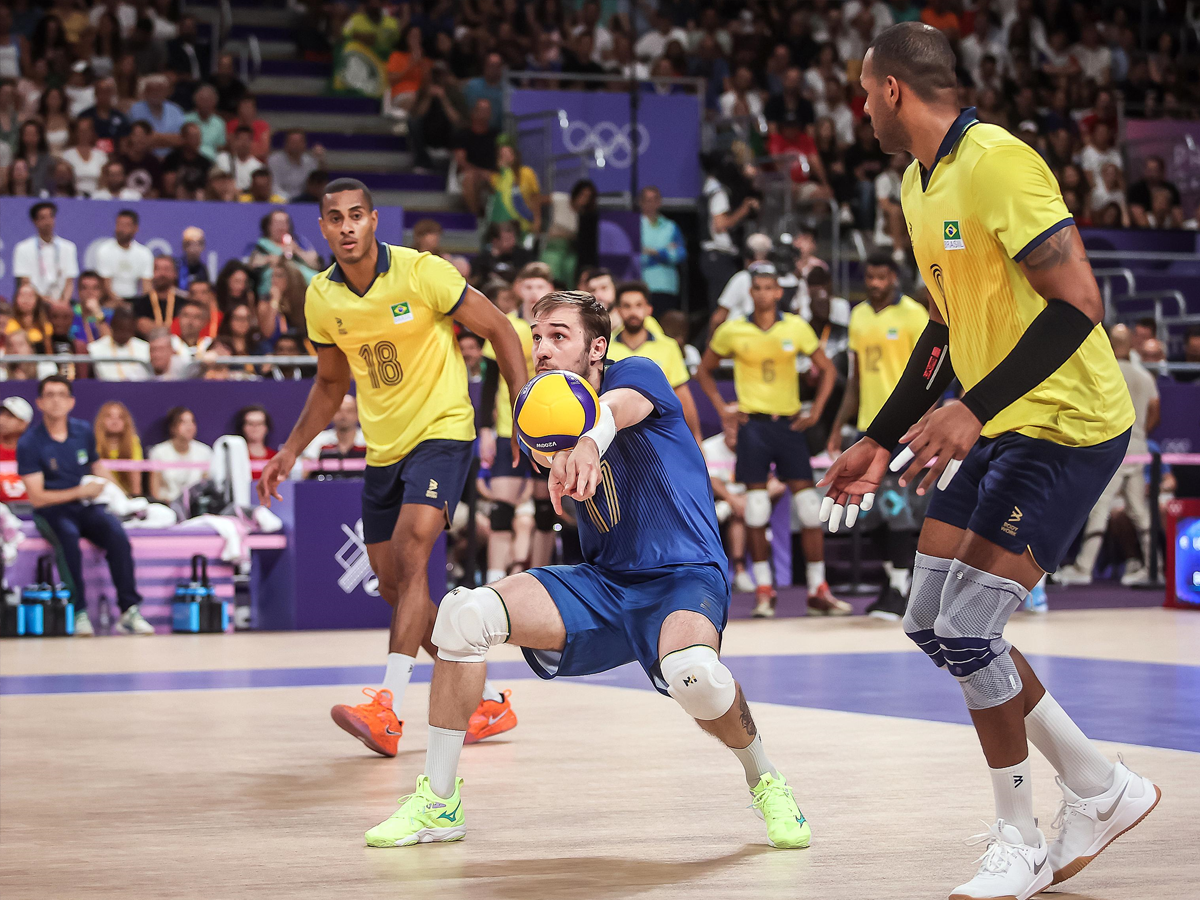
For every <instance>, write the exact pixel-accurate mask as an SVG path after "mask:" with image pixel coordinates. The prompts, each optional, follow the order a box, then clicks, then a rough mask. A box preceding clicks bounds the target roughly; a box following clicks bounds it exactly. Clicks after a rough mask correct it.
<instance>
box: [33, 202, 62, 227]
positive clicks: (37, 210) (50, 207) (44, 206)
mask: <svg viewBox="0 0 1200 900" xmlns="http://www.w3.org/2000/svg"><path fill="white" fill-rule="evenodd" d="M43 209H48V210H50V212H52V213H54V215H56V216H57V215H58V207H57V206H56V205H55V204H53V203H51V202H50V201H49V200H43V201H42V202H40V203H35V204H33V206H31V207H29V221H31V222H36V221H37V217H38V213H40V212H41V211H42V210H43Z"/></svg>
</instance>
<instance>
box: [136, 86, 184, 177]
mask: <svg viewBox="0 0 1200 900" xmlns="http://www.w3.org/2000/svg"><path fill="white" fill-rule="evenodd" d="M151 71H153V70H151ZM170 91H171V83H170V81H169V80H168V79H167V76H166V75H158V74H154V75H150V76H149V77H147V78H146V80H145V81H144V82H143V83H142V97H143V99H142V100H139V101H138V102H137V103H135V104H133V106H131V107H130V108H129V118H130V119H131V120H133V121H134V122H147V123H149V125H150V127H151V128H152V129H153V134H151V135H150V147H151V149H152V150H153V151H154V155H155V156H157V157H159V158H160V159H161V158H162V157H164V156H166V155H167V152H168V151H169V150H171V149H172V148H174V147H178V146H179V144H180V132H179V129H181V128H182V127H183V124H184V112H183V110H182V109H180V108H179V104H177V103H173V102H171V101H170V100H168V99H167V95H168V94H169V93H170Z"/></svg>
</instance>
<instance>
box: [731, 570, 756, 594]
mask: <svg viewBox="0 0 1200 900" xmlns="http://www.w3.org/2000/svg"><path fill="white" fill-rule="evenodd" d="M755 587H756V585H755V584H754V579H753V578H751V577H750V573H749V572H747V571H746V570H745V569H742V571H740V572H738V573H737V574H736V575H734V576H733V590H734V591H735V592H736V593H739V594H753V593H754V588H755Z"/></svg>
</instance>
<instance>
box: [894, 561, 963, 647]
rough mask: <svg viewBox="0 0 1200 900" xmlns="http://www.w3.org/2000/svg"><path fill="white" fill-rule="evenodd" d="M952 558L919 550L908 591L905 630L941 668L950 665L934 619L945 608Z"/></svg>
mask: <svg viewBox="0 0 1200 900" xmlns="http://www.w3.org/2000/svg"><path fill="white" fill-rule="evenodd" d="M951 562H952V560H949V559H944V558H943V557H940V556H926V555H925V554H924V553H918V554H917V560H916V562H915V563H914V564H913V576H912V588H911V589H910V590H909V592H908V608H907V609H906V610H905V611H904V633H905V634H907V635H908V636H909V638H911V639H912V641H913V643H915V644H916V645H917V646H918V647H920V648H921V649H922V650H923V651H925V653H927V654H929V658H930V659H932V660H933V662H934V665H936V666H938V667H939V668H940V667H942V666H945V665H946V659H945V657H944V656H942V645H941V644H939V643H938V639H937V635H935V634H934V633H933V626H934V623H935V622H936V621H937V617H938V613H939V612H941V610H942V588H943V587H944V586H945V584H946V576H947V574H949V572H950V563H951Z"/></svg>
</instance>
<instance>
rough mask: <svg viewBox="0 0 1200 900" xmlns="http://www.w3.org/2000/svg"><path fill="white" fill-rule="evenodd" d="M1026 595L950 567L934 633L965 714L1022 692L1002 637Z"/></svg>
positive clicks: (961, 566)
mask: <svg viewBox="0 0 1200 900" xmlns="http://www.w3.org/2000/svg"><path fill="white" fill-rule="evenodd" d="M1026 593H1027V591H1026V590H1025V588H1023V587H1022V586H1021V585H1019V584H1018V583H1017V582H1015V581H1012V580H1011V579H1008V578H1001V577H999V576H997V575H992V574H991V573H989V572H984V571H982V570H981V569H976V568H974V567H973V566H968V565H967V564H966V563H964V562H962V561H960V560H957V559H956V560H954V561H953V562H952V563H951V564H950V570H949V572H948V573H947V577H946V585H945V587H944V588H943V589H942V603H941V610H940V612H939V613H938V616H937V619H936V620H935V621H934V625H933V631H934V635H935V636H936V638H937V641H938V644H939V645H940V646H941V652H942V657H943V659H944V660H945V662H946V669H947V670H948V671H949V672H950V674H951V675H953V676H954V677H955V678H956V679H958V683H959V686H960V687H961V688H962V692H963V696H964V697H965V698H966V701H967V708H968V709H990V708H992V707H993V706H999V705H1001V704H1002V703H1007V702H1008V701H1009V700H1011V699H1012V698H1013V697H1016V696H1017V695H1018V694H1019V693H1021V687H1022V685H1021V676H1020V674H1019V673H1018V672H1017V666H1016V663H1014V662H1013V660H1012V655H1011V654H1010V653H1009V650H1010V649H1011V645H1010V644H1009V643H1008V641H1006V640H1005V639H1004V634H1003V632H1004V625H1005V623H1006V622H1008V619H1009V616H1011V615H1012V614H1013V612H1014V611H1015V610H1016V609H1017V607H1019V606H1020V605H1021V601H1022V600H1024V599H1025V594H1026Z"/></svg>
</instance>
